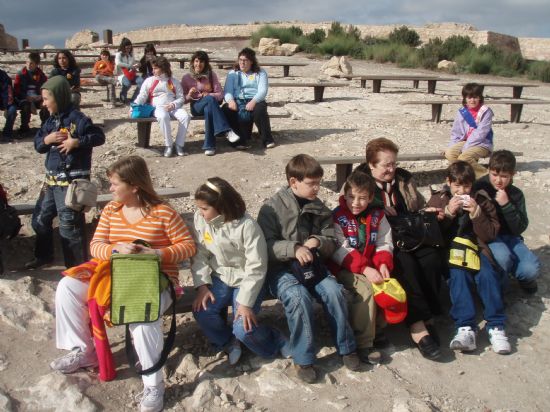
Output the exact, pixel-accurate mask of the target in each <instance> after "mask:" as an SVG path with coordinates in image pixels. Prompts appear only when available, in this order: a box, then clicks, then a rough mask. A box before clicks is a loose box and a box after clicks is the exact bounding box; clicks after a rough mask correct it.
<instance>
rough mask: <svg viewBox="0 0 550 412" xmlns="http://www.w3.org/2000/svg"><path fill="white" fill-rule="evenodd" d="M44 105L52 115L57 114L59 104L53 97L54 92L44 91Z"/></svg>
mask: <svg viewBox="0 0 550 412" xmlns="http://www.w3.org/2000/svg"><path fill="white" fill-rule="evenodd" d="M42 104H43V105H44V106H45V107H46V109H48V111H49V112H50V114H54V113H57V103H56V102H55V99H54V97H53V94H52V92H50V91H49V90H46V89H42Z"/></svg>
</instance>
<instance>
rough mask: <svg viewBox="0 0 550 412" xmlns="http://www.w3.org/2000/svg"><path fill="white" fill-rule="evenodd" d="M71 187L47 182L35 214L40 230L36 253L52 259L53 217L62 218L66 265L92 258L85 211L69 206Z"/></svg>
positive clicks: (60, 231)
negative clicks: (67, 199) (85, 226)
mask: <svg viewBox="0 0 550 412" xmlns="http://www.w3.org/2000/svg"><path fill="white" fill-rule="evenodd" d="M66 193H67V186H48V185H44V187H43V188H42V191H41V192H40V197H39V198H38V201H37V202H36V206H35V208H34V212H33V214H32V228H33V229H34V231H35V232H36V243H35V250H34V256H35V257H36V258H37V259H39V260H45V261H50V260H52V259H53V256H54V248H53V220H54V218H55V217H56V216H58V217H59V235H60V237H61V247H62V249H63V257H64V259H65V266H66V267H72V266H76V265H79V264H81V263H83V262H85V261H87V260H88V252H87V245H86V233H85V231H84V213H82V212H76V211H74V210H72V209H69V208H68V207H66V206H65V194H66Z"/></svg>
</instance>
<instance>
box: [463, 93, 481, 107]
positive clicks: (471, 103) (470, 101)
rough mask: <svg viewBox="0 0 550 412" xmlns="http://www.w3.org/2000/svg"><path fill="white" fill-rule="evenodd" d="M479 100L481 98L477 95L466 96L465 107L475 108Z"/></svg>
mask: <svg viewBox="0 0 550 412" xmlns="http://www.w3.org/2000/svg"><path fill="white" fill-rule="evenodd" d="M479 102H481V98H480V97H479V96H466V107H467V108H468V109H475V108H476V107H477V106H479Z"/></svg>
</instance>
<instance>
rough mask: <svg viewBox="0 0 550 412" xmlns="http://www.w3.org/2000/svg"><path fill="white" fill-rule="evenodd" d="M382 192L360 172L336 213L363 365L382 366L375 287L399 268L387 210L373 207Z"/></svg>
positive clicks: (342, 276)
mask: <svg viewBox="0 0 550 412" xmlns="http://www.w3.org/2000/svg"><path fill="white" fill-rule="evenodd" d="M375 190H376V183H375V181H374V179H373V178H372V176H369V175H368V174H366V173H363V172H361V171H358V170H356V171H354V172H353V173H352V174H351V175H350V176H349V177H348V179H347V180H346V183H345V184H344V195H342V196H340V206H338V207H337V208H336V209H334V210H333V212H332V219H333V221H334V229H335V232H336V239H337V240H338V244H339V248H338V249H336V251H335V252H334V254H333V255H332V261H333V262H334V264H335V265H334V266H336V267H335V269H336V270H333V273H335V274H336V278H337V279H338V282H340V283H341V284H342V285H344V287H345V288H346V289H347V290H348V291H350V293H351V296H352V301H351V313H350V323H351V327H352V329H353V331H354V333H355V342H356V344H357V355H358V356H359V359H360V360H361V361H362V362H365V363H371V364H378V363H380V361H381V358H382V355H381V353H380V352H379V351H377V350H376V349H374V345H373V340H374V336H375V323H376V303H375V302H374V296H373V290H372V283H381V282H383V281H384V279H385V278H389V277H390V271H391V270H392V269H393V242H392V236H391V228H390V224H389V223H388V220H387V219H386V217H385V216H384V210H383V209H379V208H374V207H372V206H371V205H370V203H371V202H372V199H373V197H374V192H375ZM332 269H333V267H331V270H332Z"/></svg>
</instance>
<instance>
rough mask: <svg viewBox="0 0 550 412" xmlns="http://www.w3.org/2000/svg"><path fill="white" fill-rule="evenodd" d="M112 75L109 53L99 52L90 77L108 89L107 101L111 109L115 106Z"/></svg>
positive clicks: (113, 70) (114, 78)
mask: <svg viewBox="0 0 550 412" xmlns="http://www.w3.org/2000/svg"><path fill="white" fill-rule="evenodd" d="M114 73H115V65H114V63H113V62H112V61H111V53H110V52H109V50H107V49H104V50H101V53H100V55H99V60H98V61H96V62H95V64H94V68H93V69H92V76H94V77H95V79H96V80H97V82H98V83H99V84H103V85H105V86H107V87H108V88H109V95H108V99H107V100H108V101H109V102H110V103H111V106H112V107H114V106H115V104H116V94H115V85H116V83H117V78H116V77H115V75H114ZM112 107H111V108H112Z"/></svg>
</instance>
